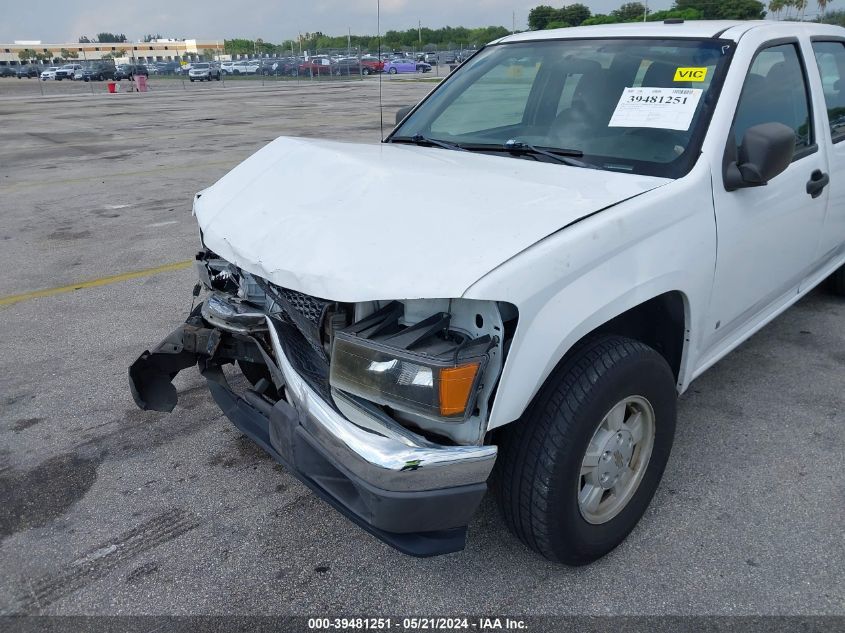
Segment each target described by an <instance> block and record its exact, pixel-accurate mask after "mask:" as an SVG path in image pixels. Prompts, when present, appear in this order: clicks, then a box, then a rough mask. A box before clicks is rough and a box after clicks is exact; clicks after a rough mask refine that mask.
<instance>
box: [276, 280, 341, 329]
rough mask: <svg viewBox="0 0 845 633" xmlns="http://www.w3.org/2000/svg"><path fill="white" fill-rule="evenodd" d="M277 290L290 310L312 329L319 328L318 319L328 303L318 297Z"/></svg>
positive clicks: (293, 291)
mask: <svg viewBox="0 0 845 633" xmlns="http://www.w3.org/2000/svg"><path fill="white" fill-rule="evenodd" d="M278 290H279V292H280V293H281V295H282V296H283V297H284V298H285V299H286V300H287V302H288V304H289V305H290V307H291V308H293V309H294V310H296V311H297V312H299V314H301V315H302V316H304V317H305V318H306V319H308V320H309V321H310V322H311V323H312V324H313V325H314V327H317V328H319V327H320V318H321V317H322V316H323V310H324V309H325V307H326V306H327V305H328V304H329V303H331V302H330V301H326V300H325V299H320V298H319V297H312V296H311V295H306V294H304V293H301V292H297V291H296V290H290V289H288V288H278Z"/></svg>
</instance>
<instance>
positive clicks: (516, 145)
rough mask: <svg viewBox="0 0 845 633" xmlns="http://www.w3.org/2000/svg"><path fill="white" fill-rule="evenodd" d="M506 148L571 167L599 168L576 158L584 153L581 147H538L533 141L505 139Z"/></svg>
mask: <svg viewBox="0 0 845 633" xmlns="http://www.w3.org/2000/svg"><path fill="white" fill-rule="evenodd" d="M504 149H505V150H506V151H508V152H512V153H514V154H529V155H533V156H546V157H547V158H551V159H552V160H554V161H556V162H558V163H563V164H564V165H569V166H571V167H586V168H587V169H597V168H596V166H595V165H590V164H588V163H585V162H583V161H580V160H575V157H580V156H583V155H584V152H582V151H581V150H579V149H565V148H558V147H537V146H536V145H531V143H524V142H522V141H517V140H515V139H511V140H509V141H505V144H504Z"/></svg>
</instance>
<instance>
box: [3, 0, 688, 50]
mask: <svg viewBox="0 0 845 633" xmlns="http://www.w3.org/2000/svg"><path fill="white" fill-rule="evenodd" d="M575 1H576V0H572V2H569V4H573V3H574V2H575ZM624 1H626V0H591V1H589V2H583V0H582V2H583V3H584V4H586V5H587V6H588V7H590V9H591V10H592V12H593V13H608V12H610V11H611V10H612V9H615V8H616V7H618V6H619V5H620V4H622V3H623V2H624ZM671 3H672V0H651V2H649V8H651V9H654V10H659V9H667V8H669V5H671ZM538 4H551V5H552V6H556V7H560V6H562V4H563V3H562V2H560V1H557V2H554V1H552V2H549V0H533V1H532V0H529V1H524V0H470V1H466V0H381V28H382V32H384V31H386V30H390V29H398V30H404V29H409V28H414V27H416V26H417V23H418V21H421V22H422V25H423V26H428V27H431V28H438V27H442V26H466V27H478V26H500V25H501V26H505V27H508V28H510V27H511V23H512V20H513V17H512V16H513V15H514V12H515V14H516V28H517V29H518V30H519V29H525V28H527V20H528V12H529V11H530V10H531V9H532V8H533V7H534V6H536V5H538ZM376 6H377V3H376V0H306V1H302V0H281V1H279V0H252V1H251V2H234V1H233V0H202V1H201V2H174V1H173V0H145V2H131V1H129V2H115V1H114V0H85V1H84V2H81V3H73V2H66V1H65V0H44V1H43V2H40V3H38V10H33V8H32V4H31V3H27V2H15V3H12V2H9V3H8V4H7V6H6V7H5V8H4V9H3V11H2V12H0V16H2V17H0V42H4V43H6V42H8V43H11V42H13V41H15V40H41V41H42V42H44V43H67V42H76V41H77V40H78V38H79V36H80V35H87V36H90V37H94V36H96V34H97V33H101V32H104V31H108V32H111V33H125V34H126V36H127V37H128V38H129V39H130V40H133V41H134V40H139V39H141V38H142V37H143V36H144V35H145V34H147V33H153V34H155V33H160V34H161V35H162V36H163V37H178V38H188V39H193V38H202V39H218V38H219V39H221V40H222V39H224V38H233V37H243V38H247V39H254V38H258V37H260V38H262V39H264V40H265V41H270V42H280V41H282V40H286V39H293V38H295V37H296V35H297V33H300V32H301V33H306V32H314V31H322V32H323V33H325V34H326V35H342V34H344V33H346V32H347V28H351V29H352V33H353V34H362V35H363V34H375V33H376Z"/></svg>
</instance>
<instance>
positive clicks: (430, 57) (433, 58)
mask: <svg viewBox="0 0 845 633" xmlns="http://www.w3.org/2000/svg"><path fill="white" fill-rule="evenodd" d="M423 61H424V62H425V63H426V64H433V65H437V53H426V54H425V58H424V59H423Z"/></svg>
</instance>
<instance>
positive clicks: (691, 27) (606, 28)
mask: <svg viewBox="0 0 845 633" xmlns="http://www.w3.org/2000/svg"><path fill="white" fill-rule="evenodd" d="M751 29H755V30H756V29H767V30H771V31H772V32H773V36H775V37H777V36H778V34H782V33H788V34H791V35H796V34H798V33H799V32H801V31H804V32H808V33H810V34H816V33H818V34H821V33H824V34H836V35H839V36H845V29H843V28H842V27H839V26H831V25H827V24H817V23H809V22H803V23H801V22H782V21H775V20H689V21H685V22H681V23H671V24H666V23H664V22H629V23H625V24H601V25H595V26H578V27H572V28H565V29H549V30H546V31H525V32H524V33H516V34H514V35H508V36H507V37H503V38H502V39H500V40H498V41H497V42H496V43H502V42H530V41H536V40H549V39H575V38H589V37H701V38H710V37H714V36H716V35H719V37H721V38H724V39H730V40H734V41H738V40H739V38H740V37H742V35H743V34H744V33H747V32H748V31H749V30H751Z"/></svg>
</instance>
